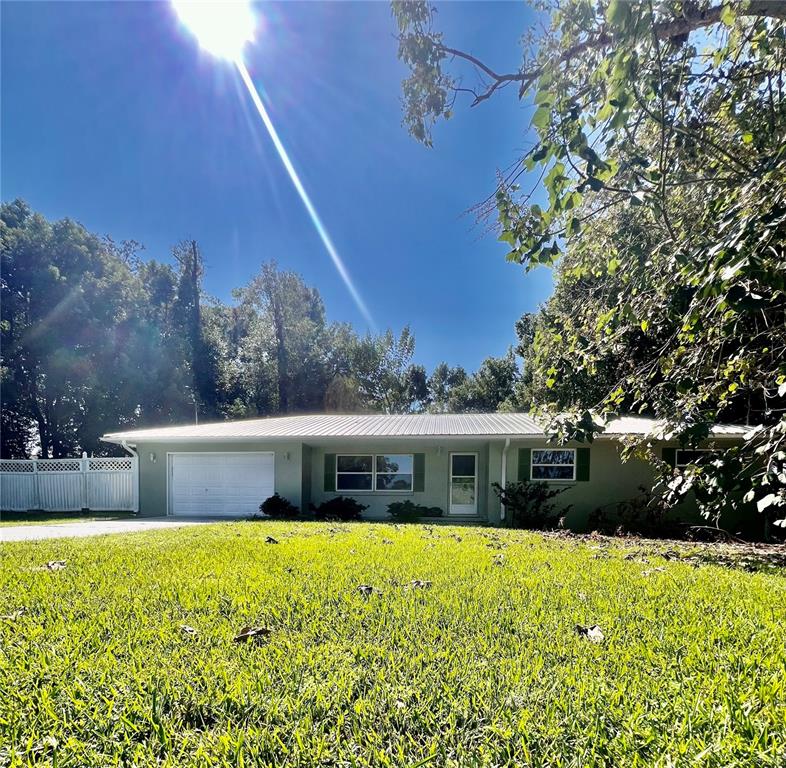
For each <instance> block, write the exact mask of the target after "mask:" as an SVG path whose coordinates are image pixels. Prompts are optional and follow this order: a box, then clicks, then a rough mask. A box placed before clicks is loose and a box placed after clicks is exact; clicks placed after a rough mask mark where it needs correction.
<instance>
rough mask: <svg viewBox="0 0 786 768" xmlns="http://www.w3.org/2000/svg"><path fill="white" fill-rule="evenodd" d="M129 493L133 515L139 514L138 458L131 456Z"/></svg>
mask: <svg viewBox="0 0 786 768" xmlns="http://www.w3.org/2000/svg"><path fill="white" fill-rule="evenodd" d="M131 488H132V489H133V490H132V491H131V496H132V501H131V506H132V507H133V508H134V513H135V514H139V457H138V456H133V457H132V458H131Z"/></svg>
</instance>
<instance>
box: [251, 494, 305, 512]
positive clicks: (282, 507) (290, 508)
mask: <svg viewBox="0 0 786 768" xmlns="http://www.w3.org/2000/svg"><path fill="white" fill-rule="evenodd" d="M259 511H260V512H262V514H264V515H267V516H268V517H276V518H288V517H297V516H298V515H299V514H300V510H299V509H298V508H297V507H296V506H295V505H294V504H293V503H292V502H291V501H289V500H288V499H285V498H284V497H283V496H280V495H279V494H278V493H274V494H273V495H272V496H268V498H266V499H265V500H264V501H263V502H262V503H261V504H260V505H259Z"/></svg>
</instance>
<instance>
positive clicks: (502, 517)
mask: <svg viewBox="0 0 786 768" xmlns="http://www.w3.org/2000/svg"><path fill="white" fill-rule="evenodd" d="M508 448H510V438H509V437H506V438H505V445H504V446H503V447H502V472H501V473H500V480H501V482H500V485H501V486H502V488H503V490H504V488H505V486H506V485H507V482H508ZM499 519H500V522H503V521H504V520H505V505H504V504H503V503H502V502H500V505H499Z"/></svg>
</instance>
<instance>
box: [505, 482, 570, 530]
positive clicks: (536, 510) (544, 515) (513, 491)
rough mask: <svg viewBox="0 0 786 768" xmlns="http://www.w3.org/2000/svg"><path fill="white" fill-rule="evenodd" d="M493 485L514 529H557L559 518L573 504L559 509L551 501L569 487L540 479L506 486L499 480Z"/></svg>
mask: <svg viewBox="0 0 786 768" xmlns="http://www.w3.org/2000/svg"><path fill="white" fill-rule="evenodd" d="M491 487H492V488H493V489H494V493H496V494H497V496H498V497H499V500H500V501H501V502H502V503H503V504H504V505H505V510H506V512H507V514H508V519H509V520H510V523H511V526H512V527H513V528H533V529H537V530H542V529H545V528H554V527H556V525H557V523H558V521H559V518H560V517H562V516H564V515H565V514H567V512H568V510H570V505H569V506H567V507H559V508H558V507H557V505H556V504H553V503H552V502H551V499H553V498H554V497H555V496H559V495H560V494H561V493H562V492H563V491H565V490H567V489H566V488H553V487H551V486H550V485H549V484H548V483H538V482H535V483H533V482H529V483H507V484H506V485H505V487H504V488H503V487H502V486H501V485H500V484H499V483H492V486H491Z"/></svg>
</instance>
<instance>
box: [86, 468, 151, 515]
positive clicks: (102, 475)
mask: <svg viewBox="0 0 786 768" xmlns="http://www.w3.org/2000/svg"><path fill="white" fill-rule="evenodd" d="M87 462H88V466H87V475H86V478H85V480H86V487H87V508H88V509H94V510H96V511H97V512H98V511H104V512H106V511H109V510H116V509H131V510H133V511H135V512H136V511H137V510H138V509H139V504H138V501H137V497H136V494H137V488H138V485H137V473H136V468H137V462H138V459H135V458H131V457H130V456H129V457H128V458H122V459H87Z"/></svg>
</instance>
